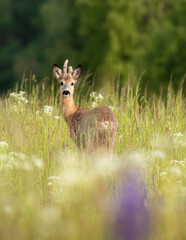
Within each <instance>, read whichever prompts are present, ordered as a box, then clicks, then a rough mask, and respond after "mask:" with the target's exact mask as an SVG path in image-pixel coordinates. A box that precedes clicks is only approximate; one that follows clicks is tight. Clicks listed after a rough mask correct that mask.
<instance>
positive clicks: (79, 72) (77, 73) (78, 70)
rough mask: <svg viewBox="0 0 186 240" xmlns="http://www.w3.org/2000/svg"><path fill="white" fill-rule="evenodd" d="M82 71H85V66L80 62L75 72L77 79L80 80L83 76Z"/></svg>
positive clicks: (74, 76) (74, 75)
mask: <svg viewBox="0 0 186 240" xmlns="http://www.w3.org/2000/svg"><path fill="white" fill-rule="evenodd" d="M82 72H83V67H82V65H81V64H79V65H78V66H77V68H76V69H75V70H74V72H73V78H74V79H75V80H78V79H79V78H80V77H81V74H82Z"/></svg>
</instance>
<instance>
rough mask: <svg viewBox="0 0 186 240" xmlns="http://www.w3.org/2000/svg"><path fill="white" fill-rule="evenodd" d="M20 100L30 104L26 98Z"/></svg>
mask: <svg viewBox="0 0 186 240" xmlns="http://www.w3.org/2000/svg"><path fill="white" fill-rule="evenodd" d="M20 100H21V101H22V102H25V103H28V100H27V99H26V98H25V97H21V98H20Z"/></svg>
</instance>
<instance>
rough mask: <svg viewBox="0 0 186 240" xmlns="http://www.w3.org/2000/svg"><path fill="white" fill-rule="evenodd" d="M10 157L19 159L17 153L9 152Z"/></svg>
mask: <svg viewBox="0 0 186 240" xmlns="http://www.w3.org/2000/svg"><path fill="white" fill-rule="evenodd" d="M8 155H9V156H10V157H17V153H16V152H9V154H8Z"/></svg>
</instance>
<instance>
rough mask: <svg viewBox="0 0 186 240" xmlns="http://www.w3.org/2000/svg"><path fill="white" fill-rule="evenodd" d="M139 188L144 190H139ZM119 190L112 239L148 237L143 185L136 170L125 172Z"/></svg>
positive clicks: (142, 239)
mask: <svg viewBox="0 0 186 240" xmlns="http://www.w3.org/2000/svg"><path fill="white" fill-rule="evenodd" d="M139 185H140V186H139ZM141 189H144V191H140V190H141ZM119 191H120V197H119V201H118V204H117V206H116V216H115V232H114V235H115V236H114V238H113V239H117V240H120V239H122V240H123V239H125V240H137V239H138V240H145V239H149V233H150V215H149V212H148V209H147V207H146V206H145V201H146V196H145V195H146V193H145V185H144V182H143V180H142V179H141V177H140V175H139V174H138V173H136V172H130V173H125V179H124V182H123V184H122V186H121V187H120V188H119Z"/></svg>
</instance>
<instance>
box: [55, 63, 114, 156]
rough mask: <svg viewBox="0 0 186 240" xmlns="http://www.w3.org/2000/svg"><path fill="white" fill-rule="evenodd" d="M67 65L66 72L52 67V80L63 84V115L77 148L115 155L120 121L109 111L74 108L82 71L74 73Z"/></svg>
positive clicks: (104, 109)
mask: <svg viewBox="0 0 186 240" xmlns="http://www.w3.org/2000/svg"><path fill="white" fill-rule="evenodd" d="M67 65H68V60H66V61H65V63H64V66H63V70H62V69H61V68H59V67H58V66H57V65H56V64H54V65H53V76H54V77H55V78H56V79H57V80H58V81H59V83H60V103H61V107H62V114H63V116H64V119H65V121H66V123H67V124H68V126H69V128H70V136H71V138H72V139H73V140H74V141H75V142H76V144H77V146H78V148H83V149H88V150H91V151H94V150H96V149H99V148H104V149H108V150H109V151H111V152H112V151H113V148H114V140H115V134H116V130H117V121H116V118H115V116H114V114H113V112H112V110H111V109H110V108H109V107H96V108H93V109H87V108H78V107H77V106H76V105H75V104H74V100H73V95H74V85H75V83H76V81H77V80H78V79H79V78H80V76H81V74H82V72H83V67H82V66H81V65H78V66H77V68H76V69H75V70H74V71H73V69H72V67H71V66H70V67H69V71H68V72H67Z"/></svg>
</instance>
